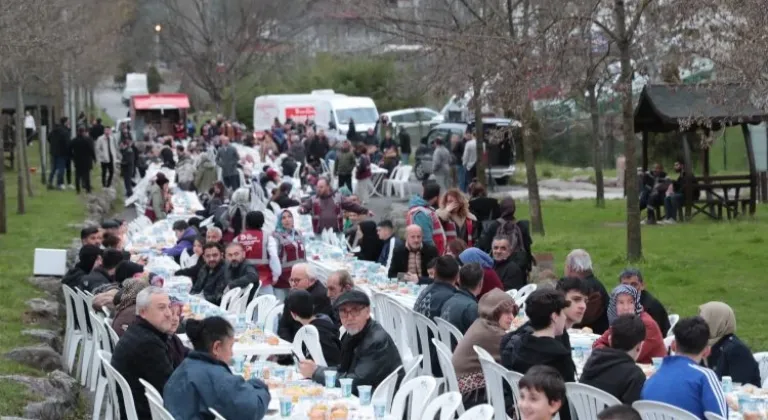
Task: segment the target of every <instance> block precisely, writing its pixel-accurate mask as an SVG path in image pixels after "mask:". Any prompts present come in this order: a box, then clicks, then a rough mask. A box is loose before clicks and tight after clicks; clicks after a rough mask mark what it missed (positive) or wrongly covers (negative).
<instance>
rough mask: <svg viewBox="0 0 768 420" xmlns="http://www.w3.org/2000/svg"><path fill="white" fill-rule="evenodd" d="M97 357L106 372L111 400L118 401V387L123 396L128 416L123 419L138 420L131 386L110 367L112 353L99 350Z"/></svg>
mask: <svg viewBox="0 0 768 420" xmlns="http://www.w3.org/2000/svg"><path fill="white" fill-rule="evenodd" d="M98 354H99V357H100V358H101V365H102V366H103V367H104V370H105V371H106V372H107V381H108V383H109V386H108V388H109V389H110V390H111V392H112V401H115V402H116V401H118V399H117V389H118V387H119V388H120V394H121V395H122V396H123V406H124V407H125V415H126V417H128V418H127V419H124V420H139V417H138V415H137V414H136V406H134V404H133V401H134V400H133V392H131V387H130V385H128V382H127V381H126V380H125V378H123V375H121V374H120V372H118V371H117V370H115V368H113V367H112V364H111V363H110V360H111V359H112V354H111V353H107V352H105V351H103V350H100V351H99V352H98Z"/></svg>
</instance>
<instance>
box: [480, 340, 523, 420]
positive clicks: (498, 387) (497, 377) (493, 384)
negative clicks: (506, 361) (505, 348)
mask: <svg viewBox="0 0 768 420" xmlns="http://www.w3.org/2000/svg"><path fill="white" fill-rule="evenodd" d="M474 349H475V352H476V353H477V354H478V356H479V359H480V368H481V369H482V370H483V376H484V377H485V391H486V393H487V396H488V402H489V403H490V404H491V405H492V406H493V409H494V411H495V413H496V418H497V419H506V418H507V412H506V406H505V403H504V382H505V381H506V382H507V384H508V385H509V387H510V388H511V389H512V393H513V394H514V397H515V401H518V400H519V399H518V394H519V390H517V389H516V388H517V383H515V382H514V381H512V380H511V378H512V376H511V375H510V372H509V370H507V369H506V368H505V367H504V366H501V365H500V364H498V363H496V362H495V361H494V360H493V358H490V359H489V358H488V357H486V356H484V355H481V354H480V352H479V351H478V349H480V347H478V346H474ZM480 350H483V349H480ZM483 352H485V350H483ZM485 353H486V354H487V353H488V352H485ZM515 411H518V407H517V405H516V406H515ZM517 418H520V413H519V412H518V413H517Z"/></svg>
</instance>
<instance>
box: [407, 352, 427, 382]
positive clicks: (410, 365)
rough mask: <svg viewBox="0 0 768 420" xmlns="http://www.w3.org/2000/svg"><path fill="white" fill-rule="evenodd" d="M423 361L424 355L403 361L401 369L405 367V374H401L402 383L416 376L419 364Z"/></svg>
mask: <svg viewBox="0 0 768 420" xmlns="http://www.w3.org/2000/svg"><path fill="white" fill-rule="evenodd" d="M423 362H424V356H422V355H418V356H416V357H413V358H411V359H410V360H408V361H406V362H404V363H403V369H405V375H404V376H403V380H402V383H406V382H408V381H410V380H411V379H413V378H415V377H416V374H417V373H418V372H419V368H420V367H421V364H422V363H423Z"/></svg>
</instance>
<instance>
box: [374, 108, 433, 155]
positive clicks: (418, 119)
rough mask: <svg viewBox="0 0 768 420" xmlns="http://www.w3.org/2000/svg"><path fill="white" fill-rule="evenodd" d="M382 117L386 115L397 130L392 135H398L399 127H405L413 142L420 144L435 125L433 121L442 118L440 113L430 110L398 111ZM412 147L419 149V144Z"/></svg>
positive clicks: (385, 113) (410, 109) (409, 109)
mask: <svg viewBox="0 0 768 420" xmlns="http://www.w3.org/2000/svg"><path fill="white" fill-rule="evenodd" d="M381 115H386V116H387V117H388V118H389V121H390V122H392V126H393V127H394V128H395V132H394V133H392V135H393V136H396V135H397V133H398V132H399V131H398V128H399V127H403V128H405V131H406V132H408V134H410V136H411V141H413V142H418V139H420V138H422V137H424V135H425V134H426V133H428V132H429V129H430V128H432V127H433V126H434V125H435V124H434V123H433V122H432V121H434V120H435V119H436V118H439V117H441V115H440V113H439V112H437V111H435V110H434V109H430V108H407V109H398V110H395V111H389V112H384V113H382V114H381ZM411 146H412V147H417V146H418V144H417V143H413V144H412V145H411Z"/></svg>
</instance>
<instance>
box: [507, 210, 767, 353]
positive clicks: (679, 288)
mask: <svg viewBox="0 0 768 420" xmlns="http://www.w3.org/2000/svg"><path fill="white" fill-rule="evenodd" d="M624 209H625V204H624V201H618V200H610V201H608V202H607V205H606V208H605V209H596V208H595V207H594V205H593V202H592V200H581V201H570V202H569V201H545V202H544V204H543V209H542V211H543V214H544V215H543V218H544V228H545V230H546V235H545V236H544V237H541V236H535V237H534V245H533V251H534V252H551V253H553V254H554V258H555V268H556V270H557V273H558V275H562V269H563V262H564V261H565V256H566V255H567V253H568V252H569V251H570V250H572V249H574V248H584V249H586V250H587V251H589V253H590V254H591V255H592V262H593V265H594V266H595V271H596V274H597V276H598V278H599V279H601V281H602V282H603V284H604V285H605V286H606V289H608V291H609V292H610V290H611V289H612V288H613V286H614V285H616V284H617V283H618V275H619V273H620V272H621V270H622V269H623V268H624V267H626V266H627V263H626V260H625V255H626V253H625V252H626V229H625V228H624V227H623V226H622V225H623V222H624V220H625V215H624ZM766 211H768V207H766V206H763V205H758V209H757V217H756V218H755V219H754V220H743V221H738V222H727V221H723V222H716V221H712V220H708V219H705V218H704V216H702V215H699V216H697V217H696V218H695V219H694V220H693V222H692V223H686V224H678V225H674V226H643V228H642V232H643V254H644V257H645V260H644V261H643V262H642V263H640V264H636V265H635V266H636V267H638V268H640V269H641V270H642V271H643V274H644V277H645V279H646V282H647V286H648V289H649V290H650V291H651V292H652V293H653V294H654V295H655V296H656V297H657V298H658V299H659V300H660V301H661V302H662V303H663V304H664V305H665V306H666V307H667V310H668V311H669V313H678V314H680V315H681V316H690V315H695V314H697V313H698V306H699V305H701V304H703V303H705V302H708V301H711V300H719V301H723V302H726V303H728V304H729V305H731V307H732V308H733V309H734V311H735V312H736V318H737V320H738V330H737V334H738V335H739V336H740V337H741V338H742V339H744V340H745V341H746V342H747V343H748V345H749V346H750V347H751V349H752V350H753V351H754V352H757V351H763V350H768V330H766V329H765V328H764V325H763V323H764V322H765V323H766V325H768V312H766V311H765V310H764V309H765V307H764V306H763V305H764V304H765V302H764V300H763V299H765V296H766V295H765V294H764V293H765V285H764V284H763V283H764V281H765V280H764V278H763V276H764V275H765V273H764V272H763V270H764V269H765V268H764V266H763V261H764V260H765V250H766V249H768V247H767V246H766V245H765V242H766V238H768V218H766V217H765V216H764V212H766ZM517 214H518V215H519V217H520V218H527V215H528V205H527V203H522V202H521V203H519V204H518V210H517Z"/></svg>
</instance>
